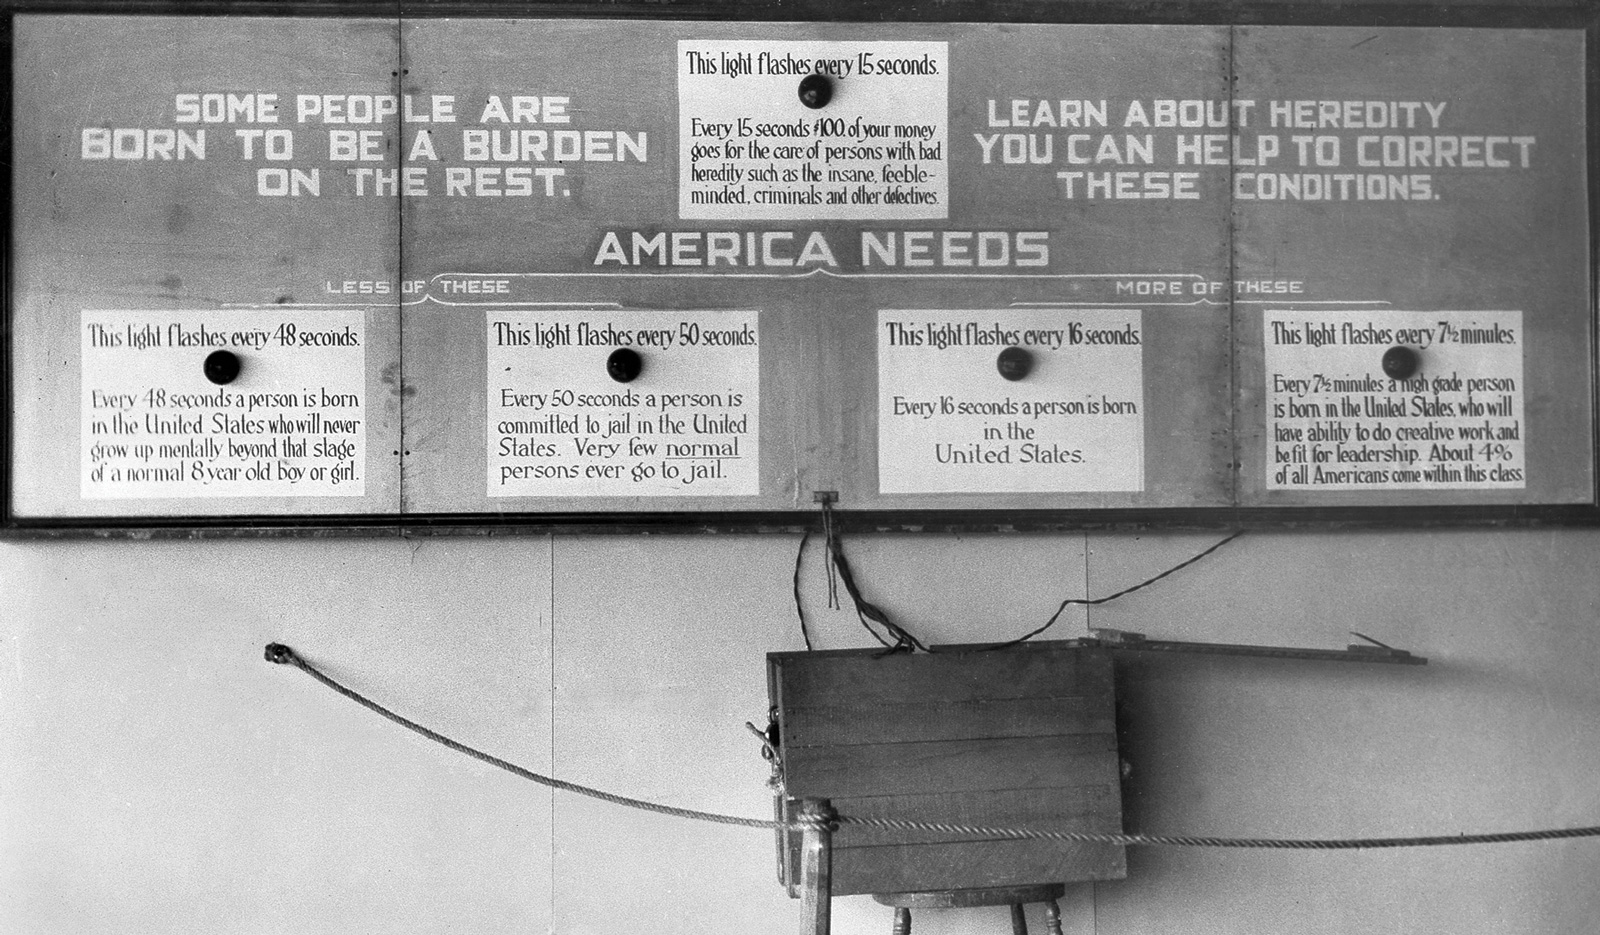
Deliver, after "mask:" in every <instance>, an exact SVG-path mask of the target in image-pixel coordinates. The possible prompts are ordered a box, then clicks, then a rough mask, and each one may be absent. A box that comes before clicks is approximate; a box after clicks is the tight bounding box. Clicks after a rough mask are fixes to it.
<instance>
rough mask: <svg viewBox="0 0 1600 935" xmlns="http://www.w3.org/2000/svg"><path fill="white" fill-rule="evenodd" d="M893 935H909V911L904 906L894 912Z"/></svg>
mask: <svg viewBox="0 0 1600 935" xmlns="http://www.w3.org/2000/svg"><path fill="white" fill-rule="evenodd" d="M894 935H911V910H910V909H907V908H906V907H904V906H900V907H899V908H897V909H895V911H894Z"/></svg>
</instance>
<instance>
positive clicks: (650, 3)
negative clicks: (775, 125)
mask: <svg viewBox="0 0 1600 935" xmlns="http://www.w3.org/2000/svg"><path fill="white" fill-rule="evenodd" d="M19 13H77V14H137V15H175V14H177V15H188V16H317V17H337V16H354V15H361V16H369V17H370V16H378V15H390V14H392V15H394V16H396V17H400V18H406V17H442V16H451V17H516V18H525V19H540V18H555V17H575V18H594V19H676V20H728V19H740V20H749V21H752V22H779V21H807V20H817V21H838V22H973V21H989V22H1022V23H1085V24H1089V23H1108V24H1130V25H1139V24H1174V25H1299V26H1308V25H1309V26H1351V25H1372V26H1385V27H1393V26H1459V27H1501V28H1551V29H1583V30H1584V32H1585V35H1586V49H1585V55H1586V63H1585V72H1586V82H1585V84H1586V89H1587V91H1588V96H1587V99H1586V102H1585V108H1586V117H1587V127H1586V131H1587V137H1588V140H1589V146H1588V152H1587V157H1588V173H1589V178H1590V180H1591V182H1593V181H1596V180H1600V171H1597V170H1600V145H1595V144H1596V142H1597V137H1596V127H1600V0H1476V2H1468V3H1459V4H1457V3H1446V2H1442V0H1440V2H1413V0H1394V2H1383V0H1367V2H1348V3H1347V2H1342V0H1276V2H1229V0H1195V2H1184V0H1126V2H1111V0H900V2H892V3H881V4H862V3H856V2H852V0H788V2H785V0H724V2H717V0H627V2H619V3H602V2H579V0H476V2H471V0H392V2H378V3H358V2H348V0H346V2H338V0H301V2H296V0H193V2H185V0H117V2H104V3H93V2H90V0H0V58H3V59H4V64H3V68H4V72H3V74H4V80H3V87H0V160H3V164H5V165H9V164H10V161H11V160H10V155H11V143H12V141H11V126H12V124H11V120H12V98H11V91H12V75H11V54H12V16H13V14H19ZM0 205H3V207H4V209H5V216H6V218H7V223H6V224H5V225H4V226H3V228H0V258H3V259H0V264H3V265H0V291H3V293H4V296H5V302H6V308H5V314H4V316H3V317H0V538H43V539H54V538H79V537H119V538H150V537H161V538H188V537H193V538H213V537H217V538H228V537H240V536H251V537H254V536H266V537H278V536H304V537H328V536H343V535H348V536H360V537H389V536H436V535H525V534H549V533H642V532H652V533H761V532H787V533H793V532H799V531H802V530H818V529H820V528H821V527H822V513H821V510H820V509H818V510H816V511H800V512H787V511H783V512H774V511H719V512H704V511H699V512H687V511H674V510H662V511H658V512H626V513H598V512H570V513H465V514H438V513H419V514H321V515H317V516H281V515H230V516H214V517H136V518H121V517H118V518H105V517H87V518H67V519H31V518H22V517H18V516H17V515H15V513H14V512H13V509H12V504H11V492H12V483H11V471H12V459H11V446H12V444H13V441H12V428H13V426H12V415H13V409H12V400H11V379H12V366H11V353H12V319H11V303H10V297H11V288H12V281H11V277H12V263H11V257H12V230H11V226H10V217H11V206H12V193H11V178H10V175H9V173H6V174H5V176H4V178H0ZM1588 208H1589V211H1588V219H1589V229H1590V232H1591V235H1593V234H1594V233H1595V232H1596V231H1600V185H1594V184H1591V186H1590V191H1589V205H1588ZM1593 250H1594V245H1593V244H1591V253H1592V252H1593ZM1593 268H1594V264H1593V263H1592V262H1591V273H1592V272H1593ZM1590 302H1591V308H1590V316H1591V322H1594V321H1595V317H1594V316H1595V309H1594V308H1593V306H1594V304H1595V299H1594V297H1593V296H1591V299H1590ZM1596 331H1600V328H1591V341H1590V343H1591V347H1590V355H1591V359H1593V358H1594V356H1595V352H1596V346H1595V345H1596V343H1597V340H1596V338H1595V336H1594V335H1595V332H1596ZM1594 382H1595V384H1596V385H1597V386H1600V380H1596V381H1594ZM1597 395H1600V394H1597ZM1591 412H1592V413H1596V414H1600V399H1595V400H1591ZM1596 421H1600V416H1597V419H1596ZM1593 428H1594V431H1593V436H1594V437H1596V438H1600V425H1596V426H1594V427H1593ZM1597 460H1600V459H1597ZM1595 473H1596V477H1597V480H1596V489H1595V490H1593V491H1591V498H1590V502H1588V503H1583V504H1561V505H1543V504H1535V505H1529V504H1517V505H1452V506H1416V507H1388V506H1384V507H1372V506H1339V507H1194V508H1150V509H1144V508H1116V509H1087V508H1085V509H1050V510H1014V509H1006V510H984V509H961V510H952V509H938V510H850V509H848V508H847V507H845V508H841V509H840V510H839V511H838V512H837V513H836V514H835V520H836V525H837V526H838V527H839V528H840V529H843V530H846V531H874V530H877V531H934V532H1024V531H1026V532H1034V531H1065V530H1134V529H1242V528H1261V529H1291V528H1312V529H1326V528H1335V527H1404V528H1429V527H1464V526H1480V527H1481V526H1490V527H1495V526H1516V527H1522V526H1596V525H1600V471H1597V472H1595Z"/></svg>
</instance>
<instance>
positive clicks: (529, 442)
mask: <svg viewBox="0 0 1600 935" xmlns="http://www.w3.org/2000/svg"><path fill="white" fill-rule="evenodd" d="M758 321H759V315H758V314H757V313H756V312H753V311H688V312H665V311H645V312H640V311H628V312H621V311H538V312H528V313H524V312H512V311H501V310H491V311H489V312H488V313H487V326H488V331H487V339H488V358H487V360H488V372H487V387H488V426H487V448H488V495H489V496H491V497H602V496H612V497H674V496H679V497H683V496H690V497H717V496H741V495H754V494H757V493H759V492H760V489H761V484H760V452H759V445H760V439H761V426H760V410H761V406H760V369H759V359H760V347H759V340H760V334H759V329H758ZM619 348H629V349H632V350H633V351H634V352H636V353H637V354H638V355H639V357H640V359H641V361H642V364H643V367H642V370H641V371H640V373H639V375H638V376H637V377H636V378H635V379H633V380H632V381H630V382H625V383H624V382H618V381H617V380H616V379H614V378H613V377H612V376H611V375H610V374H609V372H608V370H607V360H608V358H609V357H610V356H611V354H612V353H613V352H614V351H616V350H618V349H619Z"/></svg>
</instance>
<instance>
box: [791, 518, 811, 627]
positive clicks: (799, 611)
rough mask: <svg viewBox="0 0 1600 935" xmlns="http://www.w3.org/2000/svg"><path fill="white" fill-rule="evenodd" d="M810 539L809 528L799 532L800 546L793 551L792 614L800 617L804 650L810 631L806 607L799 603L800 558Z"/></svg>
mask: <svg viewBox="0 0 1600 935" xmlns="http://www.w3.org/2000/svg"><path fill="white" fill-rule="evenodd" d="M810 541H811V530H809V529H807V530H806V531H805V532H802V533H801V534H800V548H798V549H796V550H795V553H794V615H795V616H796V617H799V618H800V638H801V639H803V640H805V641H806V651H807V652H810V651H811V632H810V631H809V630H807V629H806V609H805V607H803V606H801V604H800V559H801V558H803V557H804V556H805V554H806V543H807V542H810Z"/></svg>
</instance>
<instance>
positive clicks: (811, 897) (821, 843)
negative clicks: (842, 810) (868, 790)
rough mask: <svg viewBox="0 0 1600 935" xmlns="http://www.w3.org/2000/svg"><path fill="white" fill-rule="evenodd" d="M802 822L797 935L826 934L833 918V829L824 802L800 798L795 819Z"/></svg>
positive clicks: (831, 816)
mask: <svg viewBox="0 0 1600 935" xmlns="http://www.w3.org/2000/svg"><path fill="white" fill-rule="evenodd" d="M796 817H797V818H799V820H800V821H802V822H804V823H805V830H804V831H802V832H801V839H800V905H801V923H800V932H801V935H828V932H829V927H830V925H831V924H832V921H833V920H832V915H833V827H832V822H833V820H834V818H835V817H836V813H835V812H834V810H833V806H832V805H830V804H829V802H828V800H827V799H801V800H800V811H799V814H798V815H797V816H796Z"/></svg>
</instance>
